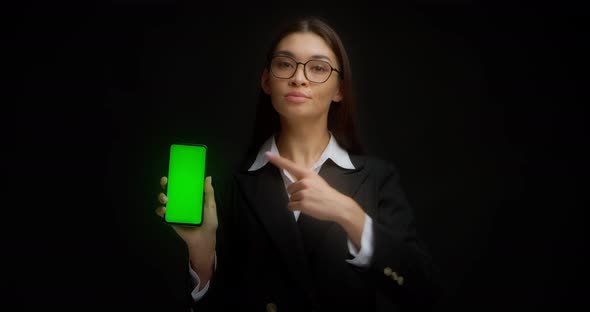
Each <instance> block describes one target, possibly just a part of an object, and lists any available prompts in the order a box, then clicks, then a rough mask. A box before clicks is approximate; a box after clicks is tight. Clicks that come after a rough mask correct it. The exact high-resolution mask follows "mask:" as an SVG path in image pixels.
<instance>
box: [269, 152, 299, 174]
mask: <svg viewBox="0 0 590 312" xmlns="http://www.w3.org/2000/svg"><path fill="white" fill-rule="evenodd" d="M266 157H268V160H269V161H270V162H271V163H273V164H274V165H275V166H277V167H279V168H282V169H285V170H287V171H289V173H290V174H291V175H292V176H293V177H294V178H295V179H296V180H299V179H302V178H304V177H305V176H307V175H309V172H310V171H309V170H308V169H306V168H303V167H300V166H299V165H297V164H296V163H294V162H292V161H291V160H289V159H287V158H284V157H281V156H280V155H277V154H273V153H271V152H266Z"/></svg>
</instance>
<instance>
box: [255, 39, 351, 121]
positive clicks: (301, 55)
mask: <svg viewBox="0 0 590 312" xmlns="http://www.w3.org/2000/svg"><path fill="white" fill-rule="evenodd" d="M274 55H281V56H288V57H291V58H292V59H294V60H295V61H296V62H301V63H306V62H308V61H310V60H318V61H324V62H327V63H329V64H330V65H331V66H332V67H333V68H335V69H337V70H340V68H339V66H338V63H339V62H338V61H339V60H338V59H336V56H335V55H334V52H333V51H332V49H331V48H330V47H329V46H328V45H327V44H326V42H325V41H324V40H323V39H322V38H321V37H320V36H318V35H316V34H314V33H311V32H306V33H293V34H290V35H288V36H286V37H285V38H283V39H282V40H281V41H280V42H279V44H278V45H277V47H276V50H275V52H274ZM271 66H272V65H271ZM283 66H286V67H287V68H289V67H290V66H288V65H283ZM307 66H308V67H310V68H308V69H307V70H308V71H310V70H312V68H311V64H308V65H307ZM295 67H296V71H295V74H294V75H293V76H292V77H291V78H287V79H281V78H277V77H275V76H274V75H273V74H272V73H271V72H269V71H267V70H265V71H264V72H263V74H262V79H261V86H262V89H263V90H264V92H266V93H267V94H268V95H270V97H271V102H272V105H273V107H274V109H275V110H276V111H277V112H278V113H279V115H281V116H282V117H283V118H286V119H289V120H294V121H296V120H305V119H318V118H321V117H324V115H325V116H327V115H328V110H329V108H330V103H331V102H332V101H334V102H340V101H341V100H342V95H341V92H340V79H339V77H338V75H339V74H338V73H337V72H331V74H330V77H329V78H328V80H327V81H325V82H323V83H318V82H313V81H310V80H308V79H307V78H306V76H305V73H304V69H303V65H301V64H299V65H295ZM316 68H319V67H316ZM327 68H328V71H330V69H329V67H327ZM316 71H317V69H316ZM312 79H313V78H312Z"/></svg>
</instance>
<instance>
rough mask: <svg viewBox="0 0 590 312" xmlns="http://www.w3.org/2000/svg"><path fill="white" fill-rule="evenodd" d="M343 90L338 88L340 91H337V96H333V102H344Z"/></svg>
mask: <svg viewBox="0 0 590 312" xmlns="http://www.w3.org/2000/svg"><path fill="white" fill-rule="evenodd" d="M342 97H343V96H342V90H341V89H340V88H338V91H336V94H334V96H332V102H336V103H338V102H340V101H342Z"/></svg>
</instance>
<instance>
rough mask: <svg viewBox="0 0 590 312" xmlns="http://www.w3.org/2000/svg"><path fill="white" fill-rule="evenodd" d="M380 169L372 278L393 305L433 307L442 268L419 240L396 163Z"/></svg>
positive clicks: (371, 268)
mask: <svg viewBox="0 0 590 312" xmlns="http://www.w3.org/2000/svg"><path fill="white" fill-rule="evenodd" d="M380 165H381V164H380ZM378 167H379V170H377V172H379V177H378V178H377V181H376V186H377V193H378V194H377V196H378V200H377V210H376V211H375V212H374V216H373V230H374V253H373V257H372V258H371V265H370V271H371V276H372V278H374V280H375V283H376V285H377V290H378V292H380V293H381V295H382V296H384V297H386V298H389V299H391V300H392V301H393V302H396V303H401V304H402V305H404V306H410V307H413V308H419V307H430V306H432V305H433V304H434V303H435V302H436V300H437V299H438V297H439V296H440V293H441V290H442V288H441V285H440V280H439V274H438V268H437V267H436V266H435V265H434V263H433V261H432V258H431V256H430V254H429V252H428V251H427V249H426V248H425V246H424V244H423V243H422V242H421V241H420V239H419V238H418V235H417V231H416V226H415V220H414V215H413V212H412V209H411V207H410V205H409V203H408V201H407V199H406V196H405V194H404V192H403V191H402V188H401V186H400V179H399V174H398V171H397V170H396V168H395V166H394V165H393V164H392V163H387V162H383V163H382V166H378ZM383 169H385V170H383ZM410 310H413V309H410Z"/></svg>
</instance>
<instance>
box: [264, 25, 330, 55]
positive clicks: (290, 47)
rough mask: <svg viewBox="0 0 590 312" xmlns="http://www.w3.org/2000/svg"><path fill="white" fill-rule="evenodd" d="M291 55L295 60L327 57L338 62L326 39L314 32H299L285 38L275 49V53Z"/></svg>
mask: <svg viewBox="0 0 590 312" xmlns="http://www.w3.org/2000/svg"><path fill="white" fill-rule="evenodd" d="M277 52H283V53H284V54H291V56H293V57H295V58H305V59H307V58H312V57H314V56H326V57H328V58H329V59H330V60H333V61H336V56H335V54H334V52H333V51H332V49H331V48H330V46H329V45H328V44H327V43H326V41H324V39H323V38H322V37H320V36H318V35H317V34H315V33H312V32H304V33H303V32H297V33H292V34H289V35H287V36H285V37H284V38H283V39H282V40H281V41H279V43H278V44H277V47H276V49H275V53H277Z"/></svg>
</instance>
